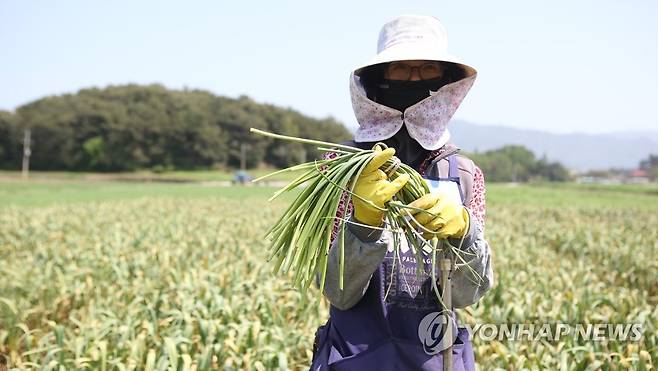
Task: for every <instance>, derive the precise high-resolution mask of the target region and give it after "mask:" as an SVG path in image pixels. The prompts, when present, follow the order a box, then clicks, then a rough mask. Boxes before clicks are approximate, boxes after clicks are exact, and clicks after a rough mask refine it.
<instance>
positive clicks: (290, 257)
mask: <svg viewBox="0 0 658 371" xmlns="http://www.w3.org/2000/svg"><path fill="white" fill-rule="evenodd" d="M250 131H251V132H252V133H256V134H260V135H265V136H268V137H272V138H276V139H283V140H289V141H294V142H301V143H306V144H313V145H317V146H318V150H320V151H325V152H335V153H337V156H336V157H334V158H330V159H324V160H318V161H313V162H307V163H303V164H300V165H296V166H292V167H289V168H286V169H283V170H279V171H276V172H273V173H271V174H268V175H265V176H263V177H260V178H258V179H255V180H254V182H256V181H259V180H262V179H264V178H267V177H270V176H272V175H275V174H280V173H283V172H289V171H300V172H301V173H302V174H301V175H299V176H298V177H297V178H296V179H295V180H293V181H292V182H290V183H289V184H288V185H287V186H285V187H284V188H282V189H280V190H279V191H277V192H276V193H275V194H274V195H273V196H272V197H271V198H270V201H271V200H273V199H275V198H276V197H278V196H279V195H281V194H283V193H284V192H288V191H290V190H293V189H295V188H297V187H300V186H301V185H303V184H305V185H306V186H305V187H304V188H303V190H302V191H301V193H299V195H298V196H297V198H296V199H295V200H294V201H293V202H292V203H291V204H290V206H289V207H288V209H287V210H286V211H285V212H284V214H283V215H282V216H281V218H280V219H279V220H278V221H277V222H276V223H275V224H274V225H273V226H272V227H271V228H270V229H269V230H268V232H267V233H266V237H268V238H269V239H270V240H271V241H272V245H271V247H270V255H269V260H274V261H275V271H276V272H283V273H287V272H289V271H291V270H292V272H293V284H294V286H296V287H298V288H299V289H301V290H302V291H306V289H307V288H308V287H309V285H310V284H311V282H313V281H314V279H315V275H316V274H319V275H320V277H321V281H320V292H322V290H323V289H324V283H325V278H326V273H327V261H328V255H329V248H330V247H331V246H330V245H331V235H332V230H333V226H334V220H335V219H336V217H337V216H336V213H337V211H338V205H339V203H340V200H341V197H342V196H343V194H344V192H348V193H349V194H351V195H352V197H358V196H357V195H355V194H353V193H352V191H353V189H354V184H355V183H356V182H354V181H353V180H355V179H357V178H358V177H359V174H361V171H363V169H364V168H365V166H366V165H367V164H368V162H369V161H370V160H371V159H372V157H373V156H374V151H373V150H362V149H360V148H355V147H350V146H345V145H341V144H335V143H328V142H322V141H315V140H309V139H302V138H295V137H289V136H285V135H280V134H274V133H269V132H265V131H262V130H258V129H254V128H251V130H250ZM380 169H382V170H384V171H385V172H386V171H387V170H388V172H387V174H388V175H389V178H391V179H395V178H397V177H399V176H401V175H402V174H407V175H409V181H408V182H407V184H406V185H405V186H404V188H402V190H401V191H400V192H398V194H397V195H396V198H394V199H393V200H392V201H390V202H388V203H387V205H386V209H385V210H386V213H385V223H384V226H385V228H387V229H390V230H393V231H396V232H398V233H393V238H394V239H396V240H397V239H399V238H400V237H399V235H400V234H404V235H406V237H407V240H408V241H410V242H411V243H412V245H413V247H414V249H413V250H414V252H415V254H416V261H417V262H418V265H419V268H420V266H421V264H422V262H423V258H422V254H430V253H431V254H432V262H433V263H434V261H435V254H436V241H435V243H434V245H433V246H432V245H430V244H429V243H427V241H424V240H423V239H422V238H418V237H419V236H420V234H419V232H418V230H419V228H422V226H420V225H419V224H418V223H417V222H416V220H415V219H414V218H412V217H409V216H406V215H405V209H409V206H407V204H409V203H411V202H412V201H414V200H416V199H418V198H419V197H421V196H423V195H424V194H427V193H428V192H429V189H428V187H427V184H426V182H425V181H424V180H423V179H422V177H421V176H420V175H419V174H418V173H417V172H416V171H415V170H414V169H413V168H411V167H409V166H408V165H405V164H403V163H401V161H400V160H399V159H397V158H396V157H393V158H391V159H390V160H388V161H387V162H386V163H384V164H383V165H382V166H381V167H380ZM364 201H366V202H368V201H367V200H364ZM372 206H373V207H377V206H375V205H374V204H372ZM348 222H349V221H348V220H346V219H340V220H339V228H340V229H344V228H345V224H346V223H348ZM343 232H344V230H341V231H340V233H339V234H338V237H337V238H338V239H339V241H338V245H337V247H338V248H339V249H340V259H339V272H340V273H339V287H340V288H341V289H342V288H343V272H344V266H345V261H344V258H345V243H344V239H343V236H344V233H343ZM397 242H398V241H394V246H395V248H396V249H398V246H399V245H400V244H399V243H397ZM396 256H399V251H397V252H396ZM433 265H434V264H433ZM432 268H433V271H434V267H432ZM418 272H420V270H418Z"/></svg>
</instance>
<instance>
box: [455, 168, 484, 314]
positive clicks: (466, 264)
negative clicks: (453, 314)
mask: <svg viewBox="0 0 658 371" xmlns="http://www.w3.org/2000/svg"><path fill="white" fill-rule="evenodd" d="M485 193H486V191H485V185H484V176H483V174H482V171H481V170H480V168H478V167H476V168H475V174H474V177H473V197H472V198H471V201H470V202H469V204H468V205H467V207H466V208H467V210H468V214H469V228H468V232H467V233H466V234H465V235H464V238H463V241H461V250H462V251H463V253H462V254H461V258H462V259H463V260H460V259H457V261H456V263H457V268H456V270H455V271H454V272H453V276H452V286H453V287H452V304H453V305H454V307H455V308H463V307H466V306H469V305H472V304H474V303H476V302H477V301H478V300H480V298H482V296H484V294H485V293H486V292H487V291H488V290H489V289H490V288H491V286H492V285H493V266H492V261H491V249H490V247H489V244H488V243H487V241H486V240H485V238H484V216H485V210H486V201H485ZM460 240H461V239H459V238H455V239H452V238H451V239H449V240H448V241H449V242H450V243H451V244H452V245H453V246H459V244H460Z"/></svg>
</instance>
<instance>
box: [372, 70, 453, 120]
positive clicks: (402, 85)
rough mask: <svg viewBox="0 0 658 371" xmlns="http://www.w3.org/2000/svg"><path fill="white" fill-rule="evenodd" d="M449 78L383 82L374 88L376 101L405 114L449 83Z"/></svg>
mask: <svg viewBox="0 0 658 371" xmlns="http://www.w3.org/2000/svg"><path fill="white" fill-rule="evenodd" d="M449 81H450V80H449V78H448V77H439V78H436V79H427V80H417V81H398V80H383V81H382V82H380V83H378V84H376V85H375V86H374V91H373V93H374V94H373V95H374V98H375V99H373V100H374V101H376V102H377V103H380V104H383V105H385V106H388V107H391V108H394V109H396V110H398V111H400V112H404V110H405V109H407V108H408V107H411V106H413V105H414V104H416V103H418V102H420V101H421V100H423V99H425V98H427V97H429V96H430V90H432V91H436V90H439V88H440V87H441V86H443V85H445V84H447V83H449Z"/></svg>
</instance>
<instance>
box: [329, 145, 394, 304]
mask: <svg viewBox="0 0 658 371" xmlns="http://www.w3.org/2000/svg"><path fill="white" fill-rule="evenodd" d="M388 155H392V154H390V153H389V154H388ZM333 157H335V155H333V154H332V153H328V154H327V155H326V156H325V158H333ZM382 161H383V160H382V158H380V160H379V161H378V162H382ZM369 166H370V165H369ZM373 167H375V168H378V166H375V165H373ZM377 171H379V170H377ZM367 172H368V171H367V168H366V169H364V171H363V172H362V175H361V176H364V175H363V174H364V173H367ZM382 175H383V173H382ZM366 176H368V175H366ZM360 179H361V178H360ZM375 182H377V183H378V184H379V183H382V184H384V185H383V186H384V188H386V189H382V190H381V191H380V192H378V194H379V195H383V194H385V193H388V194H389V196H387V197H392V196H393V194H394V193H396V192H397V190H399V188H402V186H403V185H404V184H403V183H401V182H400V181H399V180H396V181H395V182H394V183H387V182H386V181H384V180H382V179H379V178H378V177H376V179H372V178H369V179H368V180H367V183H369V184H370V186H372V185H373V184H375ZM405 182H406V181H405ZM358 189H359V183H357V185H356V186H355V189H354V192H355V193H358V192H359V190H358ZM379 202H383V200H379ZM356 206H360V205H356ZM353 211H354V212H353ZM363 211H364V209H363V206H362V205H361V212H362V214H361V215H362V217H364V220H366V219H373V218H374V219H378V218H379V217H378V216H377V215H374V214H377V213H370V214H367V213H363ZM366 211H367V210H366ZM336 214H337V215H336V220H335V222H334V225H333V231H332V243H331V247H330V249H329V257H328V262H327V275H326V277H325V283H324V290H323V294H324V296H325V297H326V298H327V300H329V302H330V303H331V304H332V305H333V306H334V307H336V308H338V309H342V310H345V309H349V308H351V307H353V306H354V305H356V304H357V303H358V302H359V300H361V298H362V297H363V295H364V294H365V292H366V290H367V289H368V285H369V282H370V278H371V277H372V274H373V272H374V271H375V270H376V269H377V267H378V266H379V264H380V263H381V262H382V260H383V259H384V256H385V255H386V250H387V247H388V239H389V238H388V237H387V236H388V235H389V234H388V233H385V232H383V230H382V229H378V228H375V227H370V226H369V225H367V224H366V223H359V222H358V221H357V219H356V218H355V217H354V215H359V213H358V209H357V208H355V204H353V202H352V199H351V197H350V196H349V195H348V194H347V193H346V192H343V195H342V197H341V200H340V203H339V205H338V210H337V213H336ZM382 217H383V215H382ZM343 218H349V222H347V223H346V224H345V226H344V234H343V229H341V228H340V221H341V219H343ZM370 224H371V225H374V224H376V220H370ZM341 241H344V254H345V256H344V266H343V270H344V272H343V289H342V290H341V288H340V285H339V278H340V264H339V262H340V253H341V248H340V243H341ZM317 279H318V282H319V281H320V279H321V277H320V275H319V274H318V277H317Z"/></svg>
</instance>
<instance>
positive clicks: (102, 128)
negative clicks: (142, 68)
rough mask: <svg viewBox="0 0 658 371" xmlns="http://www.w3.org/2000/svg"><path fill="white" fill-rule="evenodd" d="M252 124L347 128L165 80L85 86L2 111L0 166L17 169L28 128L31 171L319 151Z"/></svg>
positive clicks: (328, 135) (315, 135)
mask: <svg viewBox="0 0 658 371" xmlns="http://www.w3.org/2000/svg"><path fill="white" fill-rule="evenodd" d="M250 127H255V128H258V129H262V130H268V131H273V132H276V133H281V134H286V135H292V136H299V137H304V138H311V139H317V140H324V141H330V142H341V141H344V140H346V139H349V138H351V134H350V132H349V131H348V130H347V129H346V128H345V127H344V126H343V125H342V124H341V123H339V122H337V121H336V120H335V119H333V118H331V117H328V118H324V119H315V118H311V117H308V116H305V115H302V114H301V113H299V112H297V111H295V110H293V109H289V108H280V107H276V106H274V105H269V104H260V103H256V102H254V101H253V100H252V99H250V98H248V97H246V96H241V97H239V98H237V99H232V98H227V97H222V96H216V95H213V94H212V93H209V92H207V91H202V90H170V89H167V88H165V87H164V86H162V85H157V84H155V85H148V86H140V85H121V86H110V87H107V88H103V89H98V88H91V89H83V90H80V91H79V92H77V93H76V94H64V95H58V96H51V97H47V98H43V99H39V100H36V101H33V102H30V103H28V104H25V105H23V106H21V107H19V108H17V109H16V111H15V113H12V112H7V111H0V168H3V169H12V170H16V169H19V168H20V163H21V158H22V155H23V149H22V140H23V132H24V129H30V132H31V137H32V143H33V146H32V155H31V157H30V168H32V169H35V170H70V171H132V170H137V169H207V168H221V167H238V166H240V159H241V145H242V144H246V145H247V147H246V151H245V153H246V156H245V160H246V165H247V167H254V166H257V165H259V164H261V163H265V164H268V165H271V166H274V167H287V166H291V165H294V164H297V163H299V162H300V161H304V160H305V159H312V158H316V157H318V156H319V154H318V153H317V150H316V149H315V147H313V146H309V145H302V144H297V143H290V142H284V141H281V140H273V139H270V138H265V137H262V136H258V135H255V134H252V133H250V132H249V128H250Z"/></svg>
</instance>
